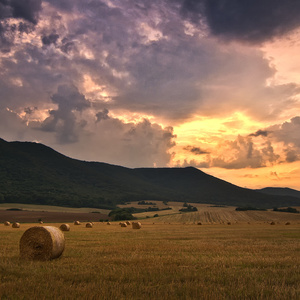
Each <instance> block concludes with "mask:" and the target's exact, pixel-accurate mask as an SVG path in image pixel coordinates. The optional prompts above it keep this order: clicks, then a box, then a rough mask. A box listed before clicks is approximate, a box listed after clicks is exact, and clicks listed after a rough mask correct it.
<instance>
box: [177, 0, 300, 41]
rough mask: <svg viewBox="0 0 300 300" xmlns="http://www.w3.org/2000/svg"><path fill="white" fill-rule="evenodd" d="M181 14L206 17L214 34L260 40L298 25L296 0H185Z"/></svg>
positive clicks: (195, 18) (298, 6)
mask: <svg viewBox="0 0 300 300" xmlns="http://www.w3.org/2000/svg"><path fill="white" fill-rule="evenodd" d="M181 10H182V13H183V15H184V16H185V17H189V18H190V19H191V20H192V21H193V22H194V23H196V22H198V23H199V21H200V20H201V17H202V18H203V17H204V18H205V19H206V22H207V25H208V26H209V29H210V31H211V33H212V34H213V35H216V36H220V37H224V38H226V39H234V40H242V41H246V42H250V43H260V42H264V41H266V40H269V39H272V38H273V37H276V36H280V35H282V34H285V33H287V32H289V31H291V30H293V29H295V28H297V27H299V26H300V18H299V15H300V2H299V1H298V0H286V1H282V0H275V1H274V0H263V1H262V0H252V1H249V0H184V1H183V3H182V8H181Z"/></svg>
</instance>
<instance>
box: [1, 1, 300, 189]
mask: <svg viewBox="0 0 300 300" xmlns="http://www.w3.org/2000/svg"><path fill="white" fill-rule="evenodd" d="M299 15H300V1H299V0H285V1H280V0H263V1H262V0H252V1H249V0H198V1H196V0H151V1H148V0H86V1H82V0H0V138H2V139H4V140H6V141H33V142H39V143H43V144H45V145H47V146H50V147H52V148H53V149H55V150H56V151H59V152H61V153H63V154H64V155H67V156H70V157H72V158H76V159H80V160H85V161H99V162H106V163H110V164H116V165H121V166H125V167H130V168H136V167H186V166H194V167H197V168H199V169H200V170H202V171H204V172H206V173H208V174H211V175H213V176H216V177H218V178H221V179H224V180H226V181H228V182H231V183H233V184H236V185H239V186H242V187H247V188H255V189H256V188H263V187H267V186H272V187H289V188H294V189H298V190H300V55H299V53H300V18H299Z"/></svg>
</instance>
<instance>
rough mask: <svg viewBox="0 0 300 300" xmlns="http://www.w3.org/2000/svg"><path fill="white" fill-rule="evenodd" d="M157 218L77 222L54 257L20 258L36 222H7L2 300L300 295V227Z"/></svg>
mask: <svg viewBox="0 0 300 300" xmlns="http://www.w3.org/2000/svg"><path fill="white" fill-rule="evenodd" d="M147 221H148V222H147ZM152 221H153V219H151V222H150V220H144V221H142V228H141V229H140V230H133V229H132V228H131V227H127V228H123V227H120V226H119V225H118V224H117V223H112V225H106V224H104V223H95V225H94V227H93V228H85V227H84V225H82V226H75V225H73V224H70V226H71V230H70V232H65V233H64V234H65V238H66V248H65V251H64V253H63V255H62V256H61V257H60V258H59V259H56V260H53V261H49V262H35V261H23V260H20V259H19V249H18V247H19V240H20V238H21V236H22V234H23V232H24V231H25V230H26V229H27V228H29V227H31V226H33V225H34V224H21V227H20V228H19V229H14V228H11V227H6V226H4V225H1V224H0V242H1V247H0V261H1V264H0V299H120V300H122V299H131V300H135V299H143V300H144V299H158V300H159V299H170V300H171V299H172V300H174V299H218V300H222V299H278V300H279V299H280V300H282V299H289V300H294V299H295V300H296V299H300V269H299V263H300V225H299V224H294V223H292V224H291V225H289V226H286V225H284V224H276V225H275V226H271V225H270V224H264V223H263V224H258V223H256V224H245V223H244V224H234V226H228V225H225V224H224V225H223V224H210V225H203V226H198V225H193V224H185V225H183V224H176V223H172V224H164V223H156V224H153V223H152ZM52 225H54V226H59V225H60V224H59V223H57V224H52Z"/></svg>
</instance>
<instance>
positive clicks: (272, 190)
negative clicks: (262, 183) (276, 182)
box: [256, 187, 300, 198]
mask: <svg viewBox="0 0 300 300" xmlns="http://www.w3.org/2000/svg"><path fill="white" fill-rule="evenodd" d="M256 191H258V192H261V193H264V194H268V195H277V196H291V197H296V198H300V191H297V190H293V189H290V188H280V187H266V188H263V189H260V190H256Z"/></svg>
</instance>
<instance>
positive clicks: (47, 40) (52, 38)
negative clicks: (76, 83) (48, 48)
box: [41, 33, 59, 45]
mask: <svg viewBox="0 0 300 300" xmlns="http://www.w3.org/2000/svg"><path fill="white" fill-rule="evenodd" d="M58 38H59V35H58V34H56V33H51V34H49V35H44V36H42V38H41V39H42V42H43V44H44V45H50V44H55V43H56V42H57V40H58Z"/></svg>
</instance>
